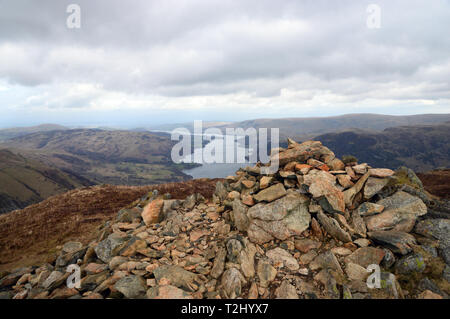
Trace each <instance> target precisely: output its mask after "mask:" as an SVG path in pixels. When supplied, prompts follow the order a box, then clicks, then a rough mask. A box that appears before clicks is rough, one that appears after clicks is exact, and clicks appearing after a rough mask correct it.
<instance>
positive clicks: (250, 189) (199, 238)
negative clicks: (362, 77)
mask: <svg viewBox="0 0 450 319" xmlns="http://www.w3.org/2000/svg"><path fill="white" fill-rule="evenodd" d="M272 154H273V155H272V156H278V159H279V163H280V165H281V166H280V168H279V170H278V171H277V172H275V173H272V174H268V175H264V174H263V173H262V172H267V170H264V169H262V168H263V167H264V166H268V165H269V164H261V163H257V164H256V165H255V166H254V167H246V168H243V169H240V170H239V171H237V172H236V175H235V176H229V177H227V178H226V180H225V181H223V182H221V181H218V182H217V185H216V190H215V193H214V195H213V196H212V198H205V197H203V196H202V195H200V194H193V195H190V196H188V197H186V198H185V199H182V200H179V199H171V198H170V196H168V195H167V194H159V193H158V192H157V191H154V192H151V193H149V194H148V195H146V196H144V197H142V198H140V199H138V200H136V201H135V202H134V203H133V204H132V205H130V206H128V207H125V208H123V209H121V210H120V211H119V212H118V213H117V215H116V217H115V218H114V220H111V221H109V222H107V223H105V224H104V225H103V228H102V233H101V235H100V236H99V238H98V239H97V240H95V241H93V242H91V243H89V244H88V245H82V244H81V243H78V242H67V243H64V245H62V246H61V247H59V248H60V249H59V253H58V256H57V258H55V260H53V261H51V262H50V263H46V264H41V265H37V266H33V267H25V268H20V269H15V270H13V271H11V272H9V273H2V274H0V276H1V279H0V297H1V298H15V299H25V298H28V299H39V298H70V299H79V298H83V299H96V298H139V299H141V298H149V299H168V298H169V299H175V298H177V299H201V298H208V299H220V298H227V299H233V298H248V299H257V298H261V299H268V298H281V299H315V298H332V299H374V298H377V299H379V298H408V299H410V298H433V299H443V298H444V299H445V298H448V294H449V293H450V288H449V280H450V236H449V234H450V232H449V230H450V219H446V218H441V217H442V216H444V217H445V216H448V212H441V214H437V213H436V209H439V207H445V205H436V203H438V202H439V199H438V198H436V197H433V196H431V195H430V194H428V193H427V192H426V191H425V190H424V189H423V186H422V185H421V184H420V183H417V182H416V181H417V180H418V179H417V176H415V174H414V172H412V171H410V170H408V171H407V172H408V174H406V175H405V174H404V172H405V169H406V168H402V170H401V171H399V172H398V171H392V170H390V169H384V168H372V167H370V166H369V165H368V164H367V163H356V162H346V163H344V162H343V161H341V160H340V159H339V158H337V157H336V156H335V154H334V153H333V152H332V151H331V150H330V149H328V148H327V147H325V146H323V145H322V144H321V143H320V142H318V141H307V142H304V143H302V144H299V143H296V142H295V141H293V140H288V147H287V148H286V149H278V150H277V151H274V152H273V153H272ZM405 176H406V177H405ZM431 210H432V211H433V212H434V213H433V214H430V213H429V212H430V211H431ZM436 216H440V218H436ZM74 265H78V266H79V268H78V269H79V275H80V276H79V278H80V281H79V282H78V285H75V287H73V288H70V287H69V286H68V285H67V282H68V280H69V281H70V280H71V278H73V277H72V276H73V275H74V274H76V271H75V273H72V272H71V271H68V268H69V269H72V271H73V269H74ZM378 267H379V268H378ZM377 268H378V269H379V272H377V270H376V269H377ZM373 271H374V272H373ZM377 276H378V277H377ZM371 278H375V279H374V280H373V281H371ZM368 282H369V283H375V285H370V284H368ZM377 282H378V285H377V284H376V283H377Z"/></svg>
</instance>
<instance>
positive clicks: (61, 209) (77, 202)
mask: <svg viewBox="0 0 450 319" xmlns="http://www.w3.org/2000/svg"><path fill="white" fill-rule="evenodd" d="M217 181H218V180H206V179H203V180H191V181H187V182H181V183H176V184H175V183H168V184H160V185H152V186H140V187H138V186H113V185H101V186H90V187H83V188H79V189H75V190H72V191H69V192H67V193H64V194H61V195H57V196H52V197H50V198H48V199H46V200H45V201H42V202H40V203H38V204H34V205H31V206H28V207H27V208H25V209H22V210H17V211H13V212H10V213H8V214H4V215H1V216H0V261H1V262H0V272H1V271H3V270H8V269H9V270H10V269H12V268H15V267H19V266H28V265H31V264H33V263H36V262H45V261H46V260H48V259H49V260H51V258H52V257H53V258H54V252H55V247H56V246H57V245H59V244H61V243H63V242H66V241H68V240H77V241H81V242H83V243H88V242H89V241H91V240H93V239H94V238H96V236H98V235H99V230H98V227H99V226H100V225H102V224H103V223H104V222H105V221H107V220H110V219H111V218H113V217H114V216H115V215H116V214H117V211H118V210H120V209H121V208H123V207H125V206H127V205H128V204H130V203H131V202H133V201H135V200H137V199H139V198H140V197H141V196H143V195H144V194H146V193H148V192H150V191H152V190H155V189H156V190H158V191H159V192H160V193H162V194H165V193H169V194H171V195H172V197H173V198H184V197H186V196H188V195H190V194H193V193H201V194H203V195H204V196H206V197H211V196H212V193H213V192H214V187H215V183H216V182H217Z"/></svg>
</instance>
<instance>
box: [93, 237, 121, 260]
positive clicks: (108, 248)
mask: <svg viewBox="0 0 450 319" xmlns="http://www.w3.org/2000/svg"><path fill="white" fill-rule="evenodd" d="M125 241H126V238H124V237H121V236H120V235H117V234H114V233H113V234H111V235H109V236H108V238H106V239H105V240H103V241H101V242H99V243H98V245H97V246H96V247H95V248H94V250H95V253H96V255H97V257H98V258H99V259H100V260H101V261H103V262H104V263H109V262H110V260H111V259H112V257H114V256H116V255H117V254H118V250H119V249H120V247H121V246H122V245H123V244H124V242H125Z"/></svg>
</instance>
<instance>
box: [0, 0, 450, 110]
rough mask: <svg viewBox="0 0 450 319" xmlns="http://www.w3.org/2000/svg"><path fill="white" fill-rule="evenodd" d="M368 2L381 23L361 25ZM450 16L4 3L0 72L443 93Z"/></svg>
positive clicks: (250, 88)
mask: <svg viewBox="0 0 450 319" xmlns="http://www.w3.org/2000/svg"><path fill="white" fill-rule="evenodd" d="M372 2H376V3H378V4H379V5H380V7H381V9H382V16H381V18H382V28H381V29H377V30H371V29H368V28H367V27H366V18H367V13H366V7H367V5H368V4H369V3H372ZM69 3H78V4H79V5H80V6H81V9H82V28H81V29H80V30H69V29H67V28H66V26H65V20H66V18H67V13H66V12H65V9H66V7H67V5H68V4H69ZM449 17H450V3H449V1H445V0H436V1H433V2H432V3H430V2H429V1H425V0H422V1H420V0H412V1H395V2H393V1H388V0H383V1H357V2H356V1H352V0H345V1H320V0H319V1H310V0H308V1H272V0H248V1H237V0H236V1H224V0H215V1H213V0H160V1H145V0H131V1H119V0H112V1H111V0H109V1H106V0H101V1H99V0H97V1H88V0H70V1H68V0H63V1H51V0H43V1H42V0H41V1H31V0H30V1H24V0H15V1H8V0H0V59H2V60H3V61H2V63H1V64H0V79H6V80H8V81H9V82H10V83H17V84H20V85H24V86H35V85H55V83H56V84H57V83H72V82H74V83H76V82H78V83H92V84H101V85H102V87H103V88H104V89H105V90H111V91H121V92H126V93H129V94H156V95H162V96H166V97H169V98H170V97H185V96H197V95H205V96H210V95H227V94H238V93H242V92H246V93H248V94H250V95H253V96H255V97H262V98H266V97H271V96H279V95H280V94H281V92H282V90H283V89H289V90H297V91H298V92H299V94H298V98H299V99H300V101H301V99H302V98H304V99H311V98H312V97H314V95H315V92H330V93H332V94H337V95H343V96H347V98H348V99H349V100H355V101H357V100H358V99H364V98H373V97H376V98H389V97H391V98H393V99H407V98H418V99H419V98H426V99H432V100H433V99H441V98H448V88H449V83H448V82H449V81H448V77H447V75H449V74H450V71H449V66H450V56H449V52H450V37H448V36H446V34H447V33H448V30H449V29H450V28H449V27H450V19H449ZM386 83H392V84H393V85H396V88H398V89H397V90H395V88H394V89H391V90H383V88H384V86H383V85H385V84H386ZM411 87H416V90H415V91H414V90H411V89H410V88H411ZM383 91H384V92H385V94H390V96H383V93H382V92H383ZM402 92H404V94H408V95H407V96H405V95H402ZM83 101H84V100H83ZM88 102H89V101H88V99H87V100H86V101H84V103H85V104H89V103H88ZM74 104H76V103H74V102H73V101H72V102H64V103H61V105H67V106H68V107H70V106H71V105H74Z"/></svg>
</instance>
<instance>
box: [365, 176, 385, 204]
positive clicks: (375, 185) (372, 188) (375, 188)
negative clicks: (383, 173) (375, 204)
mask: <svg viewBox="0 0 450 319" xmlns="http://www.w3.org/2000/svg"><path fill="white" fill-rule="evenodd" d="M388 182H389V180H388V179H387V178H376V177H369V178H368V179H367V182H366V184H365V185H364V199H366V200H367V199H370V198H372V197H373V196H374V195H376V194H377V193H378V192H379V191H381V190H382V189H383V187H385V186H386V185H387V184H388Z"/></svg>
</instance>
